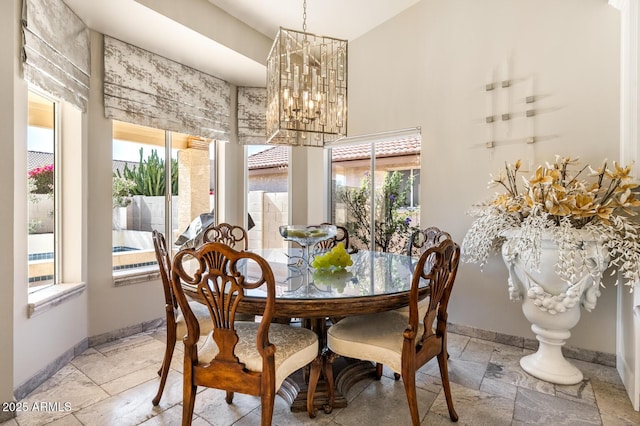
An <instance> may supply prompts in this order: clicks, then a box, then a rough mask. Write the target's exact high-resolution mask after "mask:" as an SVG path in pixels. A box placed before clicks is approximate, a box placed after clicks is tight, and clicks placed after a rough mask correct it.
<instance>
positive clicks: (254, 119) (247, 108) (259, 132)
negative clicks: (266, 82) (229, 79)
mask: <svg viewBox="0 0 640 426" xmlns="http://www.w3.org/2000/svg"><path fill="white" fill-rule="evenodd" d="M266 113H267V89H265V88H264V87H238V142H239V143H240V144H241V145H264V144H266V143H267V115H266Z"/></svg>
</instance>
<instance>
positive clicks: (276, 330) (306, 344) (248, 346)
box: [198, 322, 318, 389]
mask: <svg viewBox="0 0 640 426" xmlns="http://www.w3.org/2000/svg"><path fill="white" fill-rule="evenodd" d="M258 326H259V324H258V323H256V322H236V333H237V334H238V344H237V345H236V348H235V355H236V356H237V357H238V359H239V360H240V362H241V363H243V364H245V367H246V368H247V370H249V371H257V372H261V371H262V356H260V353H258V352H257V351H256V335H257V333H258ZM269 342H271V343H272V344H273V345H275V346H276V348H277V350H276V353H275V355H274V363H275V368H276V376H275V377H276V386H275V387H276V389H279V388H280V385H282V382H283V381H284V379H286V378H287V377H288V376H290V375H291V374H292V373H294V372H295V371H296V370H298V369H299V368H300V366H301V365H307V364H309V363H310V362H311V361H313V360H314V359H315V358H316V357H317V356H318V338H317V335H316V334H315V333H314V332H313V331H311V330H308V329H306V328H294V327H291V326H289V325H285V324H277V323H272V324H271V327H269ZM217 354H218V345H216V342H215V340H214V339H213V333H209V336H207V339H206V340H205V342H204V344H203V345H202V348H201V349H199V350H198V360H199V361H200V363H202V364H208V363H209V361H210V360H211V359H213V358H214V357H215V356H216V355H217Z"/></svg>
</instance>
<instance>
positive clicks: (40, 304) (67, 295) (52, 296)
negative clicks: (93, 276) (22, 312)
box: [27, 283, 86, 318]
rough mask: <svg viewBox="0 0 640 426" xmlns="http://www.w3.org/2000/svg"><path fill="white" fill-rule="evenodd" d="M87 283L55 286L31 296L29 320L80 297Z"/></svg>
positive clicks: (28, 308)
mask: <svg viewBox="0 0 640 426" xmlns="http://www.w3.org/2000/svg"><path fill="white" fill-rule="evenodd" d="M85 288H86V284H85V283H75V284H71V283H69V284H55V285H52V286H49V287H47V288H43V289H42V290H38V291H35V292H33V293H31V294H29V303H28V304H27V314H28V316H29V318H32V317H35V316H37V315H40V314H41V313H43V312H47V311H48V310H50V309H51V308H53V307H55V306H58V305H59V304H61V303H62V302H64V301H66V300H69V299H71V298H73V297H75V296H78V295H80V294H82V293H83V292H84V290H85Z"/></svg>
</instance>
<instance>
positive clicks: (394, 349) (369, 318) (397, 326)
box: [327, 311, 418, 374]
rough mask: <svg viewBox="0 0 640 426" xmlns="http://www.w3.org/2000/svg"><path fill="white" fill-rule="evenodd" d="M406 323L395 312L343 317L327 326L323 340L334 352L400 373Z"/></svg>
mask: <svg viewBox="0 0 640 426" xmlns="http://www.w3.org/2000/svg"><path fill="white" fill-rule="evenodd" d="M407 323H408V320H407V316H405V315H403V314H401V313H398V312H395V311H389V312H380V313H376V314H368V315H357V316H352V317H346V318H344V319H342V320H341V321H339V322H338V323H337V324H334V325H332V326H331V327H329V330H328V331H327V339H328V340H329V342H330V343H329V344H330V348H331V350H332V351H333V352H335V353H339V354H340V355H342V356H345V357H348V358H356V359H366V360H369V361H373V362H378V363H380V364H384V365H386V366H388V367H389V368H390V369H391V370H393V371H394V372H396V373H398V374H400V373H402V345H403V342H404V338H403V337H402V332H403V331H404V330H405V329H406V328H407ZM417 342H418V339H416V343H417Z"/></svg>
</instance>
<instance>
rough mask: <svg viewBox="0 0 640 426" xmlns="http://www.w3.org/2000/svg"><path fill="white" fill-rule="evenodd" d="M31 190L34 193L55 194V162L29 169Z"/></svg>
mask: <svg viewBox="0 0 640 426" xmlns="http://www.w3.org/2000/svg"><path fill="white" fill-rule="evenodd" d="M29 192H31V193H32V194H49V195H52V194H53V164H47V165H46V166H42V167H36V168H35V169H31V170H30V171H29Z"/></svg>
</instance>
